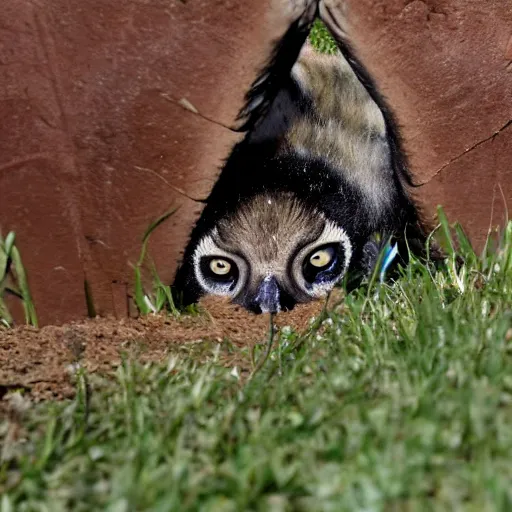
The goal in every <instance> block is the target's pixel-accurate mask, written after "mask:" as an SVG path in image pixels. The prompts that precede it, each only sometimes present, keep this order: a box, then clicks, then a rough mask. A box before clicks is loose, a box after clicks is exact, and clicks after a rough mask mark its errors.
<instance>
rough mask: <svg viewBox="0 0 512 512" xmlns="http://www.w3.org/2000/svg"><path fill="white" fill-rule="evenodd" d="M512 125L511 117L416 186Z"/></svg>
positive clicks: (432, 177)
mask: <svg viewBox="0 0 512 512" xmlns="http://www.w3.org/2000/svg"><path fill="white" fill-rule="evenodd" d="M511 125H512V119H509V120H508V121H507V122H506V123H505V124H504V125H503V126H502V127H501V128H498V129H497V130H496V131H495V132H493V133H492V135H490V136H489V137H486V138H485V139H482V140H479V141H478V142H476V143H475V144H473V145H472V146H471V147H469V148H467V149H465V150H464V151H463V152H462V153H460V154H459V155H457V156H454V157H453V158H451V159H450V160H449V161H448V162H446V163H445V164H444V165H443V166H441V167H440V168H439V169H437V170H436V171H435V172H434V174H432V176H430V177H429V178H428V179H427V180H425V181H422V182H420V183H418V184H417V185H415V187H421V186H423V185H426V184H427V183H429V182H430V181H431V180H433V179H434V178H435V177H436V176H437V175H438V174H440V173H441V172H442V171H444V170H445V169H446V168H447V167H448V166H450V165H451V164H453V163H454V162H456V161H457V160H458V159H459V158H462V157H463V156H465V155H467V154H468V153H470V152H471V151H473V150H474V149H476V148H477V147H479V146H481V145H482V144H485V143H486V142H488V141H490V140H494V139H495V138H496V137H497V136H498V135H499V134H500V133H501V132H503V131H505V130H506V129H507V128H508V127H509V126H511Z"/></svg>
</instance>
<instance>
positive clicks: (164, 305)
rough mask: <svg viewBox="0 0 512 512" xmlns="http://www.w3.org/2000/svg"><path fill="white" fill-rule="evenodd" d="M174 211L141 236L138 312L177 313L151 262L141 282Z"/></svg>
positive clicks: (160, 218)
mask: <svg viewBox="0 0 512 512" xmlns="http://www.w3.org/2000/svg"><path fill="white" fill-rule="evenodd" d="M175 212H176V209H173V210H170V211H168V212H166V213H164V214H163V215H162V216H160V217H159V218H158V219H157V220H155V221H154V222H152V223H151V224H150V226H149V227H148V229H147V230H146V232H145V233H144V236H143V237H142V249H141V252H140V256H139V260H138V261H137V265H136V266H135V303H136V305H137V308H138V310H139V312H140V313H141V314H143V315H147V314H149V313H159V312H161V311H170V312H171V313H172V314H173V315H178V310H177V308H176V306H175V304H174V300H173V297H172V293H171V287H170V286H169V285H165V284H164V283H163V282H162V280H161V279H160V276H159V275H158V272H157V271H156V268H155V266H154V264H153V263H151V272H152V276H153V289H152V290H151V291H146V290H145V289H144V286H143V284H142V268H143V265H144V263H145V261H146V259H147V249H148V243H149V238H150V236H151V233H153V231H154V230H155V229H156V228H157V227H158V226H160V225H161V224H163V223H164V222H165V221H166V220H167V219H168V218H169V217H171V216H172V215H174V213H175ZM0 512H1V511H0Z"/></svg>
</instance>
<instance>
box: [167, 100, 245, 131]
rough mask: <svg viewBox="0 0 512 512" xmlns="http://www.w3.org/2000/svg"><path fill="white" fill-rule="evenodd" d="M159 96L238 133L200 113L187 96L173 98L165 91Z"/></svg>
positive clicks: (233, 129)
mask: <svg viewBox="0 0 512 512" xmlns="http://www.w3.org/2000/svg"><path fill="white" fill-rule="evenodd" d="M160 96H162V98H164V99H165V100H167V101H168V102H169V103H173V104H175V105H179V106H180V107H181V108H182V109H184V110H187V111H188V112H192V113H193V114H195V115H196V116H199V117H201V118H202V119H204V120H205V121H209V122H210V123H213V124H216V125H217V126H221V127H222V128H225V129H226V130H229V131H230V132H235V133H238V132H237V130H236V129H235V128H233V127H231V126H228V125H227V124H224V123H221V122H220V121H217V120H216V119H212V118H211V117H208V116H205V115H204V114H201V112H199V110H197V108H196V107H195V106H194V105H192V103H190V101H188V100H187V98H181V99H179V100H177V99H176V98H173V97H172V96H170V95H169V94H167V93H164V92H162V93H160Z"/></svg>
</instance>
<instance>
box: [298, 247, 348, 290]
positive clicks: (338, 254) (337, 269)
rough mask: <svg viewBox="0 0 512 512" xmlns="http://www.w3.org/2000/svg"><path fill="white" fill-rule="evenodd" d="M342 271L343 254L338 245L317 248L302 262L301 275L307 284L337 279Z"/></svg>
mask: <svg viewBox="0 0 512 512" xmlns="http://www.w3.org/2000/svg"><path fill="white" fill-rule="evenodd" d="M342 271H343V252H342V248H341V245H340V244H337V243H332V244H328V245H324V246H322V247H317V248H316V249H314V250H313V251H311V252H310V253H309V254H308V255H307V256H306V257H305V258H304V260H303V262H302V275H303V276H304V279H305V280H306V282H308V283H316V282H320V281H322V282H324V281H325V282H328V281H332V280H333V279H338V278H339V276H340V274H341V272H342Z"/></svg>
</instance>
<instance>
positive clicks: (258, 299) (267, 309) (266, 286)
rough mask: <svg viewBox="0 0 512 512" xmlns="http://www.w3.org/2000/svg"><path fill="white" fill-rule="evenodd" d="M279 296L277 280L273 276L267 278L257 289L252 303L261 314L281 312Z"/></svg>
mask: <svg viewBox="0 0 512 512" xmlns="http://www.w3.org/2000/svg"><path fill="white" fill-rule="evenodd" d="M280 295H281V293H280V290H279V284H278V282H277V279H276V278H275V277H274V276H267V277H265V279H263V281H262V282H261V284H260V286H259V287H258V291H257V292H256V296H255V297H254V301H253V302H254V305H255V306H256V307H257V308H259V309H260V310H261V312H262V313H278V312H279V311H280V310H281V306H280V303H279V300H280Z"/></svg>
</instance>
